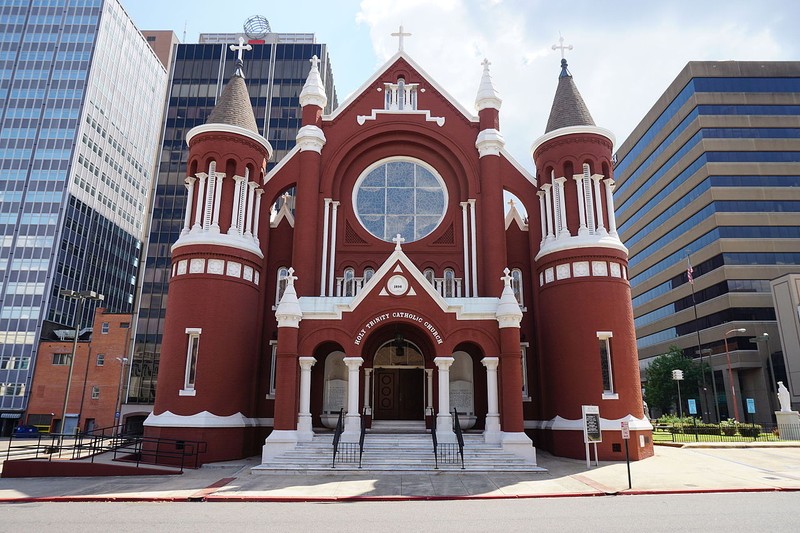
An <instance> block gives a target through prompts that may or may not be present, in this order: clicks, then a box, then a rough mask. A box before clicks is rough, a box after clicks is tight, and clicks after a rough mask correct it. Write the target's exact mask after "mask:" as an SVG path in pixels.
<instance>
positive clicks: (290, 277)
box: [283, 267, 297, 287]
mask: <svg viewBox="0 0 800 533" xmlns="http://www.w3.org/2000/svg"><path fill="white" fill-rule="evenodd" d="M288 272H289V273H288V274H286V276H284V278H283V279H285V280H286V284H287V285H290V286H292V287H294V280H296V279H297V276H295V275H294V268H293V267H289V271H288Z"/></svg>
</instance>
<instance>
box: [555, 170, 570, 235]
mask: <svg viewBox="0 0 800 533" xmlns="http://www.w3.org/2000/svg"><path fill="white" fill-rule="evenodd" d="M565 181H567V178H563V177H562V178H556V187H558V197H559V198H560V199H561V201H560V202H558V207H559V213H558V217H559V220H561V230H559V232H558V235H556V238H559V239H560V238H561V237H571V236H572V234H571V233H570V232H569V227H568V226H567V195H566V194H565V192H564V182H565ZM556 227H558V224H556Z"/></svg>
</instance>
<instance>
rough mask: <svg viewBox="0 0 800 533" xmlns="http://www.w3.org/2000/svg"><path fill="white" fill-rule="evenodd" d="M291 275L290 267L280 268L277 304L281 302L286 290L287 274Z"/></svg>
mask: <svg viewBox="0 0 800 533" xmlns="http://www.w3.org/2000/svg"><path fill="white" fill-rule="evenodd" d="M288 275H289V269H288V268H286V267H279V268H278V281H277V289H276V290H275V305H278V304H279V303H281V298H283V293H284V292H285V291H286V276H288Z"/></svg>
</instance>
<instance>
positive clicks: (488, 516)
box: [0, 492, 800, 533]
mask: <svg viewBox="0 0 800 533" xmlns="http://www.w3.org/2000/svg"><path fill="white" fill-rule="evenodd" d="M798 509H800V492H791V493H788V492H771V493H723V494H680V495H640V496H632V495H628V496H600V497H597V496H596V497H581V498H539V499H524V500H522V499H520V500H481V501H411V502H358V503H210V502H205V503H200V502H198V503H26V504H4V505H0V531H3V532H5V531H9V532H11V531H13V532H18V531H44V532H46V531H58V532H61V533H64V532H71V531H76V532H77V531H80V532H94V531H98V532H104V533H105V532H109V531H114V532H117V531H119V532H127V531H130V532H137V533H140V532H142V531H148V532H150V531H169V532H176V533H177V532H183V531H186V532H192V533H196V532H198V531H211V530H214V531H217V530H223V531H230V532H234V531H236V532H239V531H270V532H272V531H275V532H281V533H283V532H293V531H301V532H304V533H308V532H311V531H314V530H317V531H320V532H323V531H324V532H325V533H328V532H338V531H342V532H345V531H346V532H349V533H353V532H362V531H375V532H380V533H383V532H404V533H405V532H408V531H412V530H413V531H415V532H424V531H435V532H437V533H445V532H450V531H452V532H457V533H463V532H467V531H502V532H504V533H505V532H516V531H525V532H530V531H558V532H559V533H560V532H569V531H591V532H602V531H613V532H615V533H618V532H625V531H631V532H642V531H647V532H648V533H650V532H658V531H668V532H670V533H675V532H676V531H681V532H686V531H689V532H691V531H702V532H713V531H724V532H726V533H730V532H733V531H747V532H751V531H769V532H770V533H776V532H784V531H786V532H790V531H791V532H796V531H797V530H798V520H797V514H798Z"/></svg>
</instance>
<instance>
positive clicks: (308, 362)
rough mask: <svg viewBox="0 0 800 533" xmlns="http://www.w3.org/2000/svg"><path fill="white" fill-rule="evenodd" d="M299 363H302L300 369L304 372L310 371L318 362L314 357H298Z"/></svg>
mask: <svg viewBox="0 0 800 533" xmlns="http://www.w3.org/2000/svg"><path fill="white" fill-rule="evenodd" d="M297 361H298V362H299V363H300V368H302V369H303V370H310V369H311V367H312V366H314V365H315V364H316V362H317V359H316V358H314V357H306V356H303V357H298V358H297Z"/></svg>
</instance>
